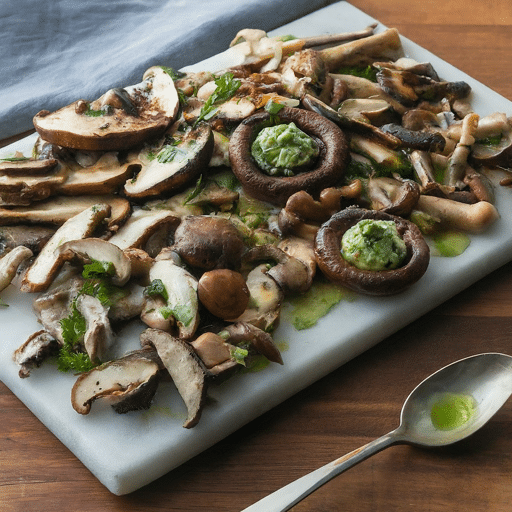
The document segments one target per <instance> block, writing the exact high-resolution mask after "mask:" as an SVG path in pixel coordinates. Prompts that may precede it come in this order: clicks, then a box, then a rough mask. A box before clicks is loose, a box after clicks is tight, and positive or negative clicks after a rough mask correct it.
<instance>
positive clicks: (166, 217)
mask: <svg viewBox="0 0 512 512" xmlns="http://www.w3.org/2000/svg"><path fill="white" fill-rule="evenodd" d="M179 222H180V219H179V217H177V216H176V214H175V213H173V212H172V211H168V210H165V209H161V210H159V209H154V210H146V209H138V210H135V211H134V212H133V213H132V215H131V216H130V218H129V219H128V220H127V221H126V222H125V223H124V224H123V226H121V228H120V229H119V230H118V231H117V232H116V233H115V234H114V235H113V236H112V237H111V238H109V242H110V243H111V244H114V245H117V246H118V247H119V248H120V249H123V250H124V249H130V248H140V247H141V246H143V245H144V244H145V243H146V242H147V240H148V239H149V238H150V237H151V235H152V234H153V233H155V231H156V230H157V229H158V228H160V227H161V226H163V225H164V224H172V225H176V226H177V225H178V224H179Z"/></svg>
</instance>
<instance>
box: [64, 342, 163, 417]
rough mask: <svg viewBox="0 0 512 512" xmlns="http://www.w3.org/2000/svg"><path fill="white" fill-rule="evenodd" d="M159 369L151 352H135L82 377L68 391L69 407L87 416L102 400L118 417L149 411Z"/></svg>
mask: <svg viewBox="0 0 512 512" xmlns="http://www.w3.org/2000/svg"><path fill="white" fill-rule="evenodd" d="M159 374H160V365H159V363H158V357H157V356H156V354H155V353H154V350H148V349H145V350H137V351H134V352H130V353H129V354H127V355H126V356H124V357H121V358H120V359H117V360H114V361H110V362H108V363H105V364H103V365H101V366H97V367H96V368H93V369H92V370H90V371H88V372H86V373H82V374H81V375H80V376H79V377H78V379H77V380H76V382H75V384H74V386H73V388H72V390H71V404H72V405H73V409H75V411H76V412H78V413H79V414H88V413H89V412H90V410H91V404H92V402H94V401H95V400H98V399H100V398H103V399H105V400H107V401H108V402H109V403H110V405H111V406H112V407H113V408H114V410H115V411H116V412H118V413H126V412H128V411H133V410H139V409H149V407H150V404H151V401H152V399H153V397H154V395H155V392H156V389H157V387H158V382H159Z"/></svg>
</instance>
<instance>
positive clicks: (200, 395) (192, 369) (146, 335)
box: [140, 329, 207, 428]
mask: <svg viewBox="0 0 512 512" xmlns="http://www.w3.org/2000/svg"><path fill="white" fill-rule="evenodd" d="M140 341H141V345H142V346H143V347H145V346H148V345H149V346H154V347H155V349H156V351H157V352H158V355H159V356H160V359H161V360H162V363H163V364H164V366H165V368H166V369H167V371H168V372H169V374H170V376H171V378H172V380H173V382H174V384H175V386H176V388H177V390H178V392H179V394H180V395H181V398H182V399H183V401H184V402H185V405H186V407H187V419H186V421H185V423H184V424H183V426H184V427H185V428H191V427H194V426H195V425H197V423H198V421H199V418H200V417H201V412H202V409H203V405H204V402H205V398H206V389H207V381H206V377H207V370H206V368H205V367H204V365H203V363H202V362H201V360H200V359H199V357H198V356H197V354H196V353H195V352H194V349H193V348H192V347H191V346H190V344H189V343H187V342H186V341H184V340H182V339H179V338H175V337H174V336H172V335H171V334H169V333H167V332H164V331H160V330H158V329H146V330H145V331H143V332H142V334H141V335H140Z"/></svg>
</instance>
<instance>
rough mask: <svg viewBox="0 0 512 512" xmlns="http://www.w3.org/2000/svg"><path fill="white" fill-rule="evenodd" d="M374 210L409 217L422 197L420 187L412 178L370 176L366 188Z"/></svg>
mask: <svg viewBox="0 0 512 512" xmlns="http://www.w3.org/2000/svg"><path fill="white" fill-rule="evenodd" d="M366 191H367V194H368V197H369V199H370V202H371V208H372V210H380V211H383V212H386V213H389V214H391V215H399V216H401V217H408V216H409V215H410V213H411V211H412V210H413V208H414V207H415V206H416V203H417V202H418V199H419V197H420V187H419V186H418V184H417V183H416V182H415V181H412V180H397V179H394V178H387V177H381V178H370V179H369V180H368V185H367V188H366Z"/></svg>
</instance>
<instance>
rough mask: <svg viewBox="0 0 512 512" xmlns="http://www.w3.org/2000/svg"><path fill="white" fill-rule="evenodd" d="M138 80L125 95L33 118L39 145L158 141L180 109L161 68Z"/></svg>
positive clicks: (116, 146)
mask: <svg viewBox="0 0 512 512" xmlns="http://www.w3.org/2000/svg"><path fill="white" fill-rule="evenodd" d="M143 79H144V81H143V82H142V84H140V86H139V87H135V88H134V89H133V90H132V91H131V92H130V93H129V92H128V91H127V90H124V89H121V90H119V89H112V90H110V91H108V92H107V93H105V95H104V96H102V97H101V98H99V99H98V100H96V101H95V102H93V103H88V102H86V101H84V100H78V101H76V102H74V103H72V104H71V105H68V106H67V107H63V108H61V109H60V110H57V111H55V112H53V113H50V112H49V111H47V110H42V111H41V112H39V113H38V114H36V115H35V117H34V127H35V129H36V130H37V132H38V133H39V134H40V135H41V138H42V139H44V140H45V141H48V142H50V143H52V144H57V145H59V146H63V147H65V148H74V149H85V150H90V151H112V150H122V149H129V148H132V147H133V146H136V145H137V144H139V143H141V142H142V141H144V140H146V139H147V138H150V137H156V136H159V135H161V134H162V133H163V132H164V131H165V130H166V129H167V127H168V126H169V124H170V123H171V122H172V121H173V120H174V119H175V117H176V115H177V113H178V108H179V98H178V93H177V91H176V88H175V87H174V82H173V80H172V78H171V77H170V75H168V74H167V73H166V72H165V71H164V70H163V69H162V68H159V67H152V68H150V69H148V70H147V71H146V73H145V74H144V77H143Z"/></svg>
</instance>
